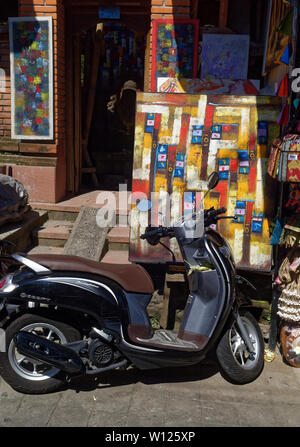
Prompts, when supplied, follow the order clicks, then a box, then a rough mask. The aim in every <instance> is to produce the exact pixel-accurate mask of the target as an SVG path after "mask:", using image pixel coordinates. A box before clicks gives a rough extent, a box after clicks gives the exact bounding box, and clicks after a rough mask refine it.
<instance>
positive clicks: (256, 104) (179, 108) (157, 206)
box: [130, 93, 281, 271]
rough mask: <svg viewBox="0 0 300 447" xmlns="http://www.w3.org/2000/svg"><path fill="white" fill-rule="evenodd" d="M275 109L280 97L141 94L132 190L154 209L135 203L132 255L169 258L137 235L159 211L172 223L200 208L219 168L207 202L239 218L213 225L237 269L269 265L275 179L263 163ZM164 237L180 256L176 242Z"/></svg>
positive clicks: (157, 220) (263, 268)
mask: <svg viewBox="0 0 300 447" xmlns="http://www.w3.org/2000/svg"><path fill="white" fill-rule="evenodd" d="M280 111H281V99H280V98H278V97H272V96H253V95H251V96H233V95H192V94H185V93H182V94H178V93H169V94H168V93H138V94H137V112H136V132H135V147H134V164H133V180H132V192H133V196H134V197H135V198H138V197H141V198H146V199H147V200H151V203H152V209H151V213H150V212H149V211H143V210H142V211H141V210H139V209H138V207H137V206H136V204H135V203H133V204H132V209H131V228H130V260H131V261H133V262H141V263H143V262H144V263H164V262H172V258H171V255H170V253H169V252H168V251H167V250H165V248H164V247H162V246H160V245H158V246H155V247H153V246H151V245H149V244H148V243H147V242H146V241H145V240H141V239H140V235H141V234H142V233H143V232H144V230H145V227H146V226H147V225H148V224H149V223H150V222H151V224H152V225H153V226H157V225H160V224H162V225H163V224H164V222H163V221H162V216H163V215H165V216H169V222H170V224H171V225H172V222H174V220H176V219H178V218H179V217H181V216H183V215H186V213H189V212H191V211H192V210H197V209H199V206H200V202H201V199H202V197H203V194H204V192H205V191H206V190H207V179H208V176H209V174H210V173H211V172H212V171H218V173H219V177H220V181H219V184H218V185H217V187H216V188H215V189H214V190H213V191H211V192H210V193H209V194H208V195H207V196H206V197H205V200H204V207H205V208H210V207H211V206H213V207H215V208H221V207H223V206H224V207H225V208H226V209H227V215H228V216H236V218H237V219H236V220H231V219H225V220H220V221H219V222H218V224H217V226H216V228H215V229H216V230H217V231H220V233H221V234H223V235H224V237H225V238H226V239H227V241H228V242H229V244H230V246H231V248H232V251H233V254H234V257H235V261H236V264H237V266H238V267H239V268H242V269H254V270H259V271H270V269H271V263H272V246H271V244H270V236H269V224H270V223H271V220H272V218H273V216H274V207H275V206H276V203H275V200H276V193H275V189H274V188H275V187H276V182H274V180H273V179H271V177H270V176H269V175H267V164H268V156H269V150H270V147H271V144H272V141H273V140H274V138H275V137H277V136H278V134H279V127H278V126H277V119H278V116H279V114H280ZM167 198H169V201H168V200H167ZM136 203H138V202H137V201H136ZM149 219H151V220H149ZM163 242H164V243H165V244H168V247H169V248H171V249H172V250H173V251H174V253H175V256H176V260H177V261H178V262H181V261H180V260H181V257H180V252H179V248H178V244H177V242H176V240H174V239H171V240H170V241H168V240H164V241H163Z"/></svg>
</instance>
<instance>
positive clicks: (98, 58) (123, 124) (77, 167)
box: [66, 0, 150, 193]
mask: <svg viewBox="0 0 300 447" xmlns="http://www.w3.org/2000/svg"><path fill="white" fill-rule="evenodd" d="M72 4H73V0H70V8H68V10H66V17H67V24H66V36H67V37H66V40H67V41H66V101H67V113H66V118H67V123H66V133H67V135H66V136H67V147H66V162H67V181H68V190H69V191H70V192H72V193H78V192H79V191H88V190H92V189H101V190H112V191H114V190H118V189H119V184H124V183H125V184H127V185H128V190H130V188H131V176H132V168H133V148H134V128H135V104H136V92H137V91H138V90H141V91H142V90H144V72H145V70H146V69H145V59H147V58H146V53H147V51H146V48H147V35H148V32H149V28H150V12H149V11H148V10H147V8H145V7H144V6H143V4H142V3H141V5H140V6H139V7H137V6H134V9H133V7H131V9H130V7H128V6H126V2H125V3H124V7H122V6H121V14H120V20H111V19H109V18H107V19H102V20H101V19H97V16H98V13H99V11H97V10H94V9H90V10H89V9H88V5H87V8H84V7H83V6H81V9H80V10H79V8H78V10H77V9H75V8H74V7H72ZM127 5H128V3H127ZM68 11H69V12H70V15H69V14H68ZM98 17H99V16H98Z"/></svg>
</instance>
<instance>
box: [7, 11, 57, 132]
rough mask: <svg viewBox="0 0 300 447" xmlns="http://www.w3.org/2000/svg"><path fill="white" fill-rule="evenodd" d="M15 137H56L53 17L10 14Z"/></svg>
mask: <svg viewBox="0 0 300 447" xmlns="http://www.w3.org/2000/svg"><path fill="white" fill-rule="evenodd" d="M9 38H10V67H11V121H12V131H11V132H12V134H11V136H12V138H13V139H22V140H51V139H53V44H52V17H16V18H9Z"/></svg>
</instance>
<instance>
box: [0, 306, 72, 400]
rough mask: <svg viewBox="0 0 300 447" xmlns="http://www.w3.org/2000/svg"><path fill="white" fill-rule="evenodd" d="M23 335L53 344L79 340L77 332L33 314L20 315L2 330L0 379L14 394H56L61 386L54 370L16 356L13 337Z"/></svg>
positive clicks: (62, 382) (24, 357)
mask: <svg viewBox="0 0 300 447" xmlns="http://www.w3.org/2000/svg"><path fill="white" fill-rule="evenodd" d="M19 331H27V332H31V333H33V334H36V335H38V336H40V337H45V338H47V339H48V340H51V341H53V342H55V343H62V344H64V343H69V342H72V341H76V340H80V338H81V337H80V333H79V331H78V330H77V329H75V328H74V327H72V326H70V325H69V324H66V323H64V322H61V321H56V320H54V319H52V318H48V317H45V316H39V315H34V314H24V315H22V316H21V317H19V318H17V319H16V320H14V321H13V322H12V323H11V324H10V325H9V326H8V327H7V328H6V352H1V353H0V375H1V376H2V378H3V379H4V380H5V381H6V382H7V383H8V384H9V385H10V386H11V387H12V388H13V389H15V390H16V391H19V392H21V393H25V394H46V393H50V392H54V391H57V390H59V389H60V388H61V386H62V385H63V384H64V383H65V381H64V377H63V376H62V374H61V373H60V371H59V370H58V369H57V368H54V367H51V366H49V365H45V364H43V363H42V362H39V361H35V360H32V359H30V358H27V357H26V356H23V355H20V354H19V353H18V351H17V349H16V347H15V344H14V336H15V335H16V334H17V333H18V332H19Z"/></svg>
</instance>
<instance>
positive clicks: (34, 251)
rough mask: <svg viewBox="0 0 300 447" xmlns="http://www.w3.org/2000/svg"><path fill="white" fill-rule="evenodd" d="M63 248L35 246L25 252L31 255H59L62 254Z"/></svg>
mask: <svg viewBox="0 0 300 447" xmlns="http://www.w3.org/2000/svg"><path fill="white" fill-rule="evenodd" d="M63 251H64V249H63V247H51V246H47V245H37V246H36V247H33V248H31V249H30V250H28V251H27V253H28V254H31V255H50V254H51V255H52V254H53V255H61V254H63Z"/></svg>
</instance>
